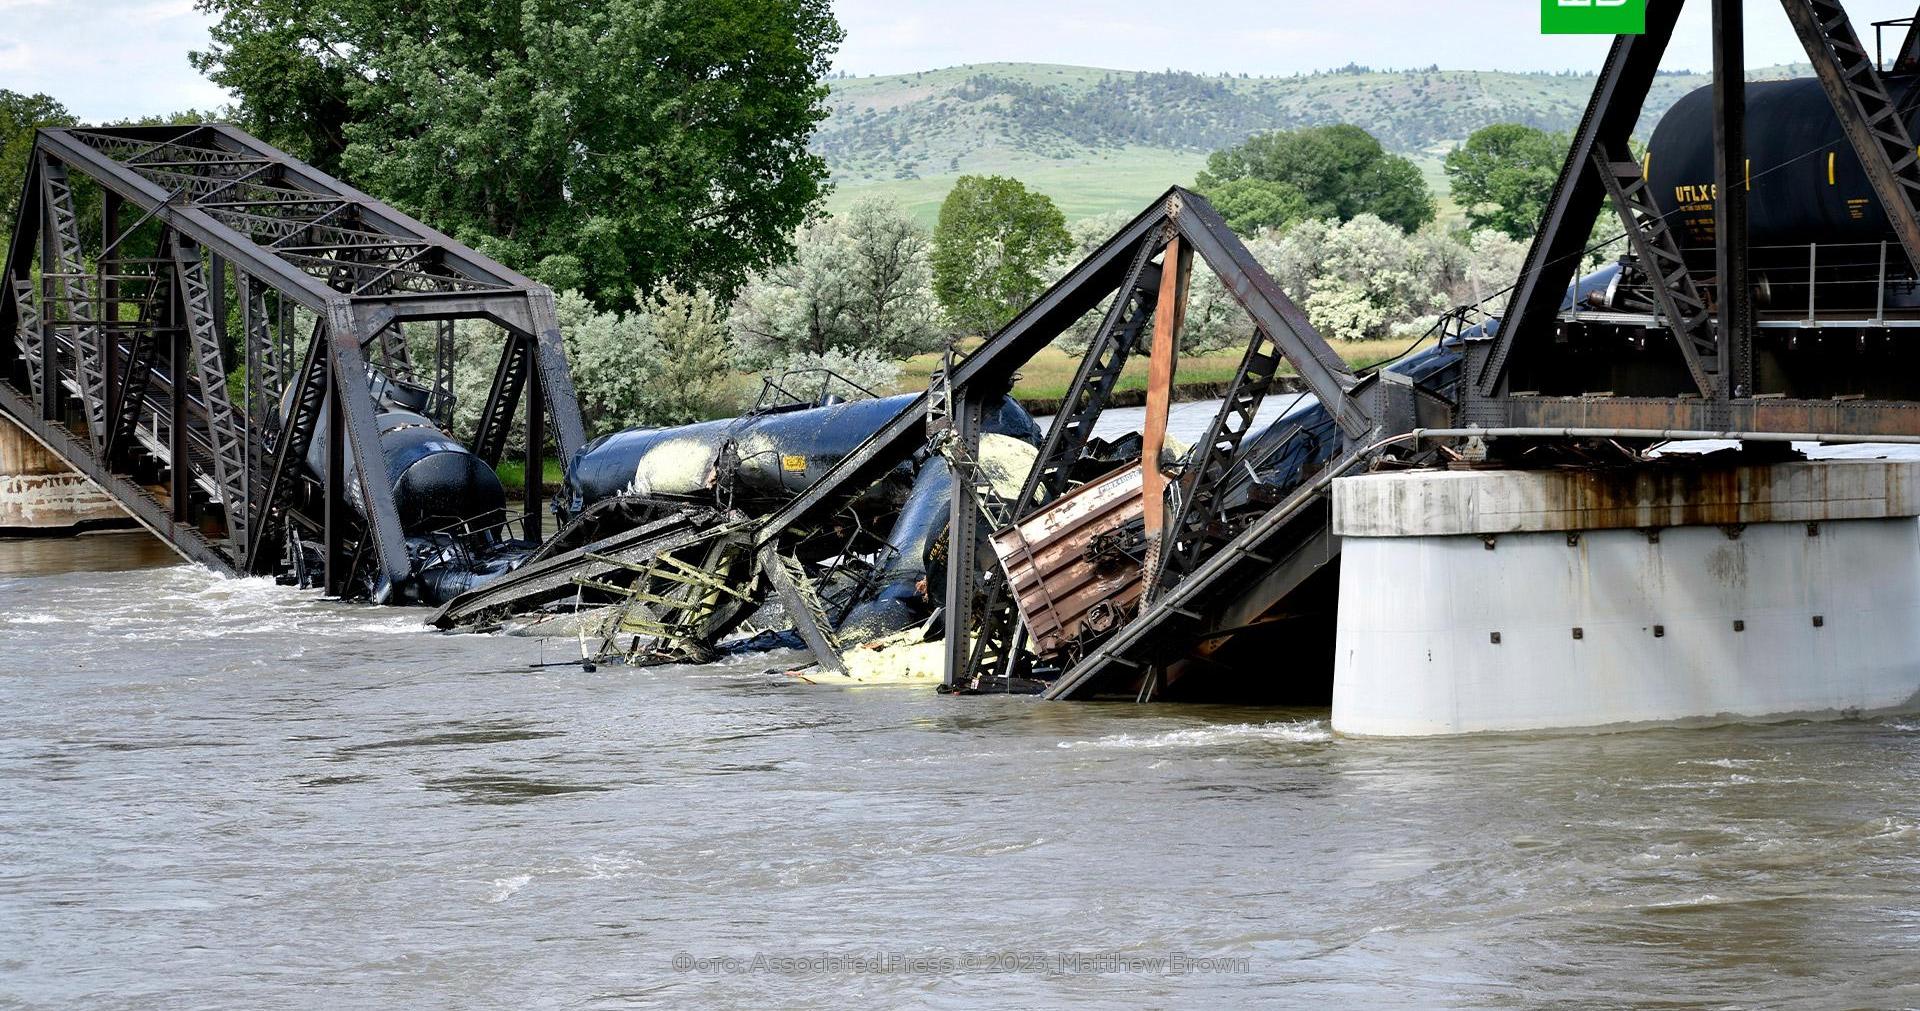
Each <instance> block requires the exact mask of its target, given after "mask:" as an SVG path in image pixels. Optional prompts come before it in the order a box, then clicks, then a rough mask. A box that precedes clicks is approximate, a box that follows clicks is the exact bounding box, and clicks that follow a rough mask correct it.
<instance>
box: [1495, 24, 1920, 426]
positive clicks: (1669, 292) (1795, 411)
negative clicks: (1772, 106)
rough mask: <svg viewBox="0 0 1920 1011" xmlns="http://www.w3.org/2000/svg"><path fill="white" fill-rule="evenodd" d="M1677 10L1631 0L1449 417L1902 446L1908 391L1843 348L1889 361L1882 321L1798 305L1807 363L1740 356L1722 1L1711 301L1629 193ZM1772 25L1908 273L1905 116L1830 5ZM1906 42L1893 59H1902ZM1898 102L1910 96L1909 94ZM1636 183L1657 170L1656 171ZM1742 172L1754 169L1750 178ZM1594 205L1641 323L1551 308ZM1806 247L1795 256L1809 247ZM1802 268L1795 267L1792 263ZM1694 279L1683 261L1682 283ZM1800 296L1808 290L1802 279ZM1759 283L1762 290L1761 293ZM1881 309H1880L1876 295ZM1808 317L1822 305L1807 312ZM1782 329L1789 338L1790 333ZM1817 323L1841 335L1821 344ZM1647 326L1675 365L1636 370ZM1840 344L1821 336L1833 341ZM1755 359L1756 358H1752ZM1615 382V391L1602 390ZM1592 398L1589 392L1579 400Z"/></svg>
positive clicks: (1916, 157) (1736, 119) (1788, 348)
mask: <svg viewBox="0 0 1920 1011" xmlns="http://www.w3.org/2000/svg"><path fill="white" fill-rule="evenodd" d="M1682 6H1683V2H1682V0H1649V2H1648V4H1647V18H1646V31H1645V33H1644V34H1641V35H1625V36H1619V37H1617V38H1616V39H1615V40H1614V42H1613V45H1612V47H1611V48H1610V50H1609V51H1608V55H1607V60H1606V63H1605V65H1604V66H1603V67H1602V70H1601V73H1600V76H1599V79H1598V80H1597V81H1596V83H1595V86H1594V91H1593V94H1592V97H1591V98H1590V99H1589V101H1588V104H1587V107H1586V110H1585V112H1584V114H1583V115H1582V118H1581V120H1580V123H1579V125H1578V127H1577V128H1576V129H1575V131H1574V135H1573V142H1572V144H1571V146H1570V150H1569V152H1568V156H1567V159H1566V161H1565V163H1564V164H1563V166H1562V168H1561V172H1560V175H1559V178H1558V180H1557V182H1556V184H1555V186H1554V190H1553V193H1552V195H1551V197H1550V199H1549V201H1548V203H1547V207H1546V210H1545V213H1544V215H1543V217H1542V220H1541V226H1540V229H1539V231H1538V233H1537V234H1536V236H1535V239H1534V242H1533V245H1532V247H1531V248H1530V250H1529V252H1528V255H1527V260H1526V264H1525V268H1524V270H1523V271H1522V273H1521V275H1520V277H1519V280H1518V283H1517V284H1516V285H1515V288H1514V292H1513V297H1512V299H1511V302H1510V306H1509V309H1508V311H1507V313H1506V314H1505V316H1504V318H1503V319H1502V320H1501V322H1500V325H1499V326H1498V327H1493V328H1488V329H1486V330H1483V331H1482V332H1480V333H1477V334H1474V335H1473V336H1472V337H1470V338H1469V340H1468V342H1467V349H1468V360H1467V368H1468V371H1467V373H1466V379H1467V383H1466V385H1465V386H1463V388H1462V399H1461V403H1460V409H1459V415H1460V421H1461V422H1462V423H1463V424H1474V425H1478V426H1480V427H1483V428H1489V427H1505V428H1526V429H1563V428H1578V429H1583V430H1604V429H1608V428H1613V429H1619V430H1622V431H1626V430H1644V429H1677V430H1696V431H1697V430H1714V431H1729V430H1731V431H1745V432H1755V433H1767V432H1812V433H1829V434H1833V435H1836V436H1848V437H1853V436H1863V435H1888V436H1904V435H1908V434H1914V433H1916V432H1920V428H1916V424H1917V423H1920V409H1917V408H1920V387H1915V386H1914V385H1913V384H1912V383H1903V382H1902V377H1905V376H1909V375H1911V374H1913V370H1912V369H1911V368H1910V367H1908V366H1906V365H1904V364H1900V365H1892V366H1889V367H1887V368H1884V369H1873V368H1871V367H1869V366H1867V365H1863V364H1862V363H1861V362H1860V361H1859V360H1858V359H1857V358H1855V357H1849V355H1850V354H1851V353H1852V349H1856V348H1865V347H1868V346H1869V345H1875V346H1877V345H1878V344H1879V343H1880V342H1885V343H1886V345H1887V346H1888V347H1890V348H1893V350H1892V351H1890V352H1889V353H1890V354H1893V355H1895V356H1896V357H1898V356H1899V355H1902V354H1904V353H1905V352H1904V351H1901V350H1899V348H1897V347H1895V346H1896V345H1899V344H1901V343H1902V342H1898V341H1897V340H1895V339H1894V336H1893V335H1894V331H1893V330H1892V329H1890V328H1889V327H1888V326H1887V320H1886V316H1885V312H1884V309H1875V310H1873V311H1872V314H1871V317H1870V318H1866V313H1865V312H1862V313H1859V314H1857V315H1858V316H1859V317H1862V318H1850V317H1848V316H1847V315H1846V314H1845V313H1840V314H1838V315H1832V316H1828V315H1824V314H1816V312H1815V311H1814V308H1813V305H1812V301H1811V299H1809V302H1808V308H1807V310H1806V312H1805V313H1804V320H1803V322H1804V325H1805V326H1807V327H1809V328H1814V327H1818V328H1822V330H1823V331H1825V333H1826V336H1823V337H1822V338H1821V339H1820V340H1817V341H1815V342H1813V347H1812V348H1811V349H1808V348H1807V347H1806V346H1805V345H1804V344H1803V343H1795V341H1794V339H1793V338H1790V337H1788V338H1785V339H1784V340H1782V339H1780V336H1779V335H1780V334H1781V333H1782V332H1781V331H1778V330H1776V331H1773V332H1774V333H1775V335H1776V339H1775V341H1774V342H1772V343H1771V344H1770V345H1767V346H1757V342H1756V334H1757V333H1762V332H1765V331H1761V330H1759V328H1760V327H1761V326H1763V325H1767V326H1775V327H1779V326H1785V325H1789V324H1787V323H1783V322H1782V321H1781V319H1780V318H1779V316H1780V312H1781V310H1778V309H1775V310H1768V311H1771V312H1773V313H1774V315H1775V317H1776V318H1774V319H1772V320H1769V321H1765V322H1764V323H1763V321H1761V320H1760V319H1758V315H1759V313H1760V312H1761V311H1762V310H1761V309H1757V308H1756V304H1755V295H1754V289H1755V285H1756V284H1758V283H1759V278H1758V277H1757V276H1754V275H1752V274H1751V273H1750V260H1751V259H1752V258H1753V255H1754V249H1753V247H1751V245H1750V242H1749V240H1748V227H1747V211H1746V206H1747V203H1748V201H1749V199H1750V198H1751V197H1750V194H1749V193H1748V192H1747V190H1748V187H1749V186H1750V185H1751V182H1750V177H1749V176H1748V175H1747V171H1748V160H1747V147H1746V134H1747V124H1746V119H1747V112H1746V99H1745V95H1746V90H1747V86H1746V84H1745V61H1744V53H1745V50H1744V33H1745V25H1744V12H1743V10H1742V7H1741V5H1740V4H1739V3H1737V2H1735V0H1716V2H1714V3H1713V5H1712V12H1711V22H1712V32H1713V39H1714V60H1713V70H1714V74H1713V76H1714V85H1713V88H1714V93H1713V103H1712V115H1713V135H1712V144H1713V151H1714V174H1713V180H1712V188H1711V193H1712V194H1713V198H1712V204H1713V233H1714V249H1713V266H1712V270H1713V272H1714V274H1715V276H1714V278H1713V281H1712V285H1711V289H1710V290H1705V291H1704V296H1705V297H1703V289H1707V285H1705V284H1700V285H1696V284H1695V282H1694V281H1693V280H1692V278H1691V277H1689V276H1688V271H1687V270H1686V268H1685V266H1684V265H1683V264H1682V263H1681V257H1680V251H1679V250H1678V249H1677V248H1676V246H1675V244H1674V242H1673V241H1672V236H1671V235H1670V234H1667V228H1666V225H1667V223H1666V222H1662V221H1659V220H1658V216H1657V212H1655V211H1654V210H1653V206H1654V205H1653V203H1652V201H1650V200H1648V199H1647V196H1648V194H1647V193H1646V191H1645V187H1646V186H1647V181H1646V180H1645V179H1643V178H1641V174H1642V173H1643V172H1644V167H1643V166H1639V167H1635V166H1629V164H1628V162H1629V156H1628V155H1627V152H1628V150H1629V147H1628V139H1629V135H1630V134H1631V132H1632V130H1633V128H1634V125H1635V123H1636V121H1637V120H1638V119H1639V116H1640V114H1641V110H1642V107H1643V105H1644V103H1645V99H1646V96H1647V94H1648V91H1649V89H1650V87H1651V85H1652V82H1653V79H1654V76H1655V74H1656V73H1657V71H1658V68H1659V63H1660V60H1661V57H1662V55H1663V54H1664V53H1665V52H1666V50H1667V47H1668V45H1669V43H1670V41H1671V39H1672V36H1673V31H1674V25H1675V23H1676V21H1677V19H1678V17H1679V14H1680V11H1681V8H1682ZM1782 7H1783V9H1784V11H1785V14H1786V17H1787V19H1788V21H1789V22H1790V23H1791V24H1792V25H1793V27H1794V30H1795V32H1796V34H1797V35H1798V37H1799V38H1800V41H1801V43H1802V45H1803V46H1804V48H1805V50H1806V53H1807V58H1808V60H1809V62H1810V63H1811V64H1812V66H1813V69H1814V72H1815V75H1816V76H1817V77H1818V79H1819V80H1820V82H1821V85H1822V87H1823V90H1824V91H1825V92H1826V95H1827V98H1828V99H1829V104H1830V106H1831V108H1832V112H1833V116H1834V120H1835V122H1836V123H1837V124H1838V125H1839V127H1840V131H1839V132H1840V134H1841V136H1842V137H1844V138H1845V143H1846V146H1847V147H1849V148H1851V149H1852V151H1853V153H1854V154H1855V156H1856V157H1857V159H1858V161H1859V164H1860V165H1861V167H1862V169H1863V170H1864V174H1865V176H1866V178H1867V181H1868V183H1869V184H1870V186H1871V189H1872V193H1873V195H1874V197H1875V198H1877V201H1878V202H1879V204H1880V205H1881V208H1882V209H1883V210H1884V212H1885V214H1886V219H1887V221H1888V223H1889V230H1890V231H1891V233H1892V235H1891V238H1893V239H1895V240H1896V241H1897V242H1898V244H1899V246H1900V247H1901V250H1902V251H1903V252H1904V253H1905V257H1904V260H1905V261H1906V263H1905V264H1902V265H1899V266H1897V267H1896V268H1895V269H1896V272H1897V273H1899V274H1901V275H1903V276H1904V275H1905V271H1906V269H1907V268H1913V269H1914V270H1916V271H1920V152H1916V150H1915V147H1914V138H1913V136H1912V134H1911V131H1910V130H1909V128H1908V124H1907V120H1908V117H1909V115H1910V110H1905V111H1903V110H1902V109H1901V108H1900V107H1899V106H1898V105H1897V104H1896V103H1895V101H1894V99H1893V97H1892V95H1891V94H1890V92H1889V90H1888V88H1887V85H1886V83H1885V81H1884V80H1883V79H1882V77H1881V75H1880V72H1879V70H1878V68H1877V67H1876V65H1875V59H1874V55H1873V54H1872V53H1871V52H1870V51H1868V50H1867V49H1866V48H1865V47H1864V46H1862V45H1861V43H1860V40H1859V37H1858V35H1857V33H1856V32H1855V30H1854V27H1853V25H1852V22H1851V20H1850V19H1849V17H1848V16H1847V13H1846V10H1845V8H1844V5H1843V4H1841V3H1839V2H1836V0H1782ZM1913 38H1914V36H1913V34H1912V33H1909V36H1908V41H1907V43H1905V44H1903V49H1902V52H1903V54H1905V53H1907V52H1908V51H1910V47H1911V45H1912V44H1913ZM1909 97H1910V96H1909ZM1653 170H1654V171H1655V172H1656V173H1657V172H1658V171H1659V159H1658V157H1657V156H1656V157H1655V159H1654V165H1653ZM1752 171H1754V172H1756V173H1757V172H1759V171H1760V166H1757V165H1756V166H1752ZM1608 197H1611V199H1612V202H1613V204H1614V205H1615V207H1616V209H1617V210H1618V211H1619V212H1620V213H1621V217H1622V221H1623V223H1625V224H1627V225H1628V229H1627V231H1628V237H1629V239H1630V240H1631V245H1632V249H1631V261H1632V262H1633V263H1634V264H1636V265H1637V266H1638V267H1639V268H1640V269H1641V271H1642V272H1644V273H1645V274H1646V275H1647V276H1648V278H1649V279H1650V282H1651V283H1650V284H1649V288H1650V289H1651V292H1650V294H1651V296H1652V298H1653V299H1654V300H1655V301H1657V302H1658V303H1659V305H1658V306H1657V308H1658V315H1651V314H1641V313H1637V312H1634V313H1617V314H1616V316H1617V317H1619V318H1613V319H1609V318H1606V317H1605V315H1604V314H1599V318H1596V315H1595V314H1592V313H1587V312H1583V311H1582V310H1583V306H1582V305H1581V304H1579V303H1580V302H1582V301H1584V297H1583V298H1582V299H1577V300H1575V304H1572V305H1569V304H1568V299H1569V289H1570V287H1571V286H1572V282H1573V279H1574V276H1575V273H1576V271H1577V270H1578V269H1579V266H1580V263H1581V260H1582V254H1583V252H1584V250H1585V246H1586V243H1587V241H1588V238H1589V236H1590V235H1591V233H1592V227H1593V224H1594V220H1595V215H1596V214H1597V213H1598V212H1599V209H1600V206H1601V202H1602V200H1603V199H1606V198H1608ZM1810 248H1811V247H1810ZM1810 259H1811V257H1810ZM1700 268H1701V264H1700V263H1698V262H1696V263H1695V270H1696V271H1698V270H1699V269H1700ZM1885 274H1886V272H1885V270H1884V268H1883V270H1882V277H1881V278H1880V279H1879V280H1877V281H1870V282H1868V283H1873V284H1878V285H1880V286H1881V289H1882V290H1885V289H1887V288H1889V287H1897V286H1898V285H1899V284H1902V283H1904V282H1903V281H1901V280H1900V278H1898V277H1896V278H1894V279H1893V280H1891V281H1889V280H1888V278H1887V277H1886V276H1885ZM1806 276H1807V277H1808V279H1809V287H1811V286H1812V285H1813V284H1815V283H1817V282H1818V275H1817V274H1816V273H1815V269H1814V268H1813V267H1812V266H1811V265H1810V266H1809V267H1808V268H1807V274H1806ZM1777 277H1778V275H1777V274H1776V276H1775V281H1776V283H1777ZM1882 301H1883V302H1884V296H1883V297H1882ZM1822 309H1823V312H1824V311H1825V310H1824V306H1823V307H1822ZM1796 325H1797V324H1796ZM1834 326H1838V327H1842V328H1845V329H1846V331H1847V333H1846V334H1844V335H1835V334H1832V332H1831V330H1829V329H1827V328H1831V327H1834ZM1650 328H1669V329H1671V330H1672V331H1673V332H1674V337H1675V340H1676V343H1677V345H1678V348H1679V350H1680V352H1681V355H1680V356H1677V357H1675V358H1674V359H1673V360H1672V362H1671V363H1662V362H1658V361H1644V360H1641V359H1640V357H1639V356H1638V354H1637V348H1638V346H1639V342H1640V340H1641V339H1642V337H1643V335H1644V333H1645V331H1646V330H1647V329H1650ZM1836 336H1837V337H1839V338H1840V339H1835V337H1836ZM1756 356H1759V357H1760V358H1762V359H1765V360H1764V361H1757V360H1756ZM1616 383H1624V384H1625V385H1624V387H1623V386H1621V385H1616ZM1594 391H1603V392H1594Z"/></svg>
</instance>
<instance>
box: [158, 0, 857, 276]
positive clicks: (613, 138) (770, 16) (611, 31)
mask: <svg viewBox="0 0 1920 1011" xmlns="http://www.w3.org/2000/svg"><path fill="white" fill-rule="evenodd" d="M199 4H200V8H201V9H202V10H203V11H205V12H207V13H209V14H212V15H213V16H214V17H215V19H216V20H215V23H214V26H213V28H212V39H213V42H212V45H211V46H210V47H209V48H208V49H206V50H205V51H203V52H198V53H195V54H194V55H193V61H194V65H195V66H197V67H198V68H200V69H201V70H202V71H203V72H205V73H206V74H207V75H208V77H210V78H211V79H212V80H213V81H214V82H215V83H217V84H220V85H222V86H224V87H226V88H227V89H229V90H230V91H232V92H233V93H234V94H236V95H238V96H239V98H240V107H239V113H240V118H241V121H242V123H243V124H244V125H245V126H246V127H247V128H248V129H250V130H252V131H253V132H255V133H256V134H259V135H260V136H262V137H263V138H265V139H266V140H267V141H269V142H271V143H274V144H276V145H279V146H280V147H283V148H285V149H287V150H288V151H290V152H292V153H293V154H295V155H298V156H300V157H303V158H306V159H308V160H310V161H313V162H315V163H316V164H318V165H319V166H320V167H321V168H324V169H328V170H337V171H339V172H340V173H342V174H343V175H345V176H347V177H349V178H351V179H353V180H354V181H355V182H356V183H358V184H359V185H361V186H363V187H365V188H366V189H368V190H369V191H371V192H373V193H376V194H378V195H380V196H382V197H384V198H386V199H388V200H391V201H393V202H394V203H396V204H398V205H399V206H401V207H402V208H404V209H406V210H407V211H410V212H412V213H414V214H416V215H418V216H420V217H422V218H423V219H425V220H427V221H430V222H432V223H433V224H435V225H437V226H439V227H441V228H443V229H445V230H446V231H448V232H451V233H453V234H454V235H456V236H458V237H459V238H461V239H462V240H464V241H467V242H469V243H471V244H473V245H475V246H477V247H479V248H480V249H482V250H484V251H486V252H488V253H489V254H492V255H494V256H496V257H498V258H499V259H501V260H503V261H505V262H506V263H508V264H510V265H513V266H515V267H518V268H520V269H523V270H526V271H528V272H529V273H532V274H533V275H534V276H536V277H538V278H540V279H541V280H543V281H546V282H547V283H549V284H551V285H553V286H554V287H556V288H569V287H577V288H580V289H581V290H582V291H584V292H585V293H586V294H587V295H588V297H590V298H591V299H593V301H594V302H595V303H596V304H598V305H600V306H601V307H603V308H612V307H616V306H621V305H626V304H630V300H631V298H632V295H633V293H634V292H635V291H636V290H637V291H641V292H652V291H657V290H662V289H664V288H665V287H667V286H678V287H680V288H693V287H704V288H710V289H713V290H715V291H718V292H721V293H722V294H730V293H731V292H732V291H733V289H735V288H736V287H737V286H738V285H739V283H740V282H741V281H742V280H744V278H745V277H746V275H747V274H748V273H749V272H750V271H752V270H754V269H757V268H762V267H766V266H768V265H770V264H772V263H776V262H778V261H780V260H782V259H784V258H785V257H786V256H787V255H788V254H789V253H790V252H791V247H790V245H789V242H790V237H791V235H792V232H793V230H794V228H795V227H796V226H798V225H799V224H800V223H801V222H802V221H803V220H804V218H805V216H806V214H807V211H808V208H809V207H810V206H812V205H813V204H814V202H815V201H816V200H817V199H818V198H819V196H820V195H821V194H822V192H823V190H824V188H825V186H826V181H827V167H826V164H825V162H824V161H823V160H822V159H821V158H820V157H819V156H817V155H815V154H813V153H811V152H810V151H809V150H808V148H807V140H808V137H809V136H810V135H811V134H812V132H813V129H814V127H815V125H816V124H818V123H819V122H820V121H821V120H822V119H824V118H825V117H826V115H827V107H826V104H825V97H826V93H827V92H826V87H825V86H824V85H823V84H821V83H820V78H821V76H822V75H823V74H825V72H826V71H827V69H828V67H829V65H830V61H831V58H832V55H833V52H834V51H835V49H836V48H837V47H838V45H839V42H840V39H841V37H842V33H841V30H840V27H839V24H838V23H837V22H836V21H835V20H834V17H833V13H832V10H831V6H830V4H829V2H828V0H704V2H701V3H661V2H658V0H602V2H596V3H576V2H570V0H522V2H517V3H500V2H495V0H434V2H431V3H417V4H398V5H395V4H369V3H360V2H339V3H311V2H307V0H199Z"/></svg>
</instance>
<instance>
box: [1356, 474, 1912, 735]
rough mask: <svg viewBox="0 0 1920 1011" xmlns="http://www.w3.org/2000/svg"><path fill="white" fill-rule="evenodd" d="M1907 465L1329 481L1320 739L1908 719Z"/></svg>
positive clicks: (1909, 519) (1379, 476)
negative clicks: (1336, 554) (1333, 615)
mask: <svg viewBox="0 0 1920 1011" xmlns="http://www.w3.org/2000/svg"><path fill="white" fill-rule="evenodd" d="M1916 515H1920V463H1909V462H1902V461H1888V460H1830V461H1818V462H1796V463H1783V464H1776V465H1771V466H1715V465H1714V464H1713V463H1712V462H1711V461H1701V460H1693V461H1678V460H1671V459H1670V460H1667V461H1662V462H1657V463H1653V464H1649V465H1647V466H1644V467H1638V468H1626V469H1620V470H1612V471H1591V470H1580V471H1499V470H1467V471H1415V472H1402V473H1390V474H1372V475H1366V476H1361V477H1351V478H1343V479H1340V480H1338V481H1336V482H1335V483H1334V486H1333V529H1334V533H1335V534H1336V535H1338V536H1339V537H1341V539H1342V551H1341V555H1342V557H1341V571H1340V598H1339V600H1340V603H1339V623H1338V630H1337V636H1336V654H1335V665H1334V686H1333V726H1334V729H1336V730H1338V731H1340V732H1342V733H1347V734H1357V735H1379V736H1415V735H1431V734H1458V733H1474V732H1480V731H1515V730H1535V729H1549V728H1572V727H1608V726H1619V725H1632V724H1658V723H1675V722H1678V723H1686V722H1701V721H1715V720H1725V719H1756V718H1757V719H1767V718H1777V719H1787V718H1823V717H1840V716H1851V715H1856V714H1863V713H1870V712H1879V711H1897V710H1904V709H1911V708H1915V707H1920V522H1917V521H1916V520H1915V516H1916Z"/></svg>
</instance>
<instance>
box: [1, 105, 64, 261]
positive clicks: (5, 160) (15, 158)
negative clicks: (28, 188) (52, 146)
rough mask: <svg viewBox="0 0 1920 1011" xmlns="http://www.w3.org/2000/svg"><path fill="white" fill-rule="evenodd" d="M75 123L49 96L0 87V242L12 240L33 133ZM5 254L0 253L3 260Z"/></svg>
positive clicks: (31, 152)
mask: <svg viewBox="0 0 1920 1011" xmlns="http://www.w3.org/2000/svg"><path fill="white" fill-rule="evenodd" d="M74 122H75V121H74V118H73V114H72V113H70V112H68V111H67V109H66V107H65V106H63V105H61V104H60V103H59V102H56V101H54V100H53V98H52V97H50V96H47V95H22V94H21V93H19V92H17V91H8V90H6V89H4V88H0V243H6V242H11V241H12V240H13V215H14V212H15V211H16V210H17V209H18V208H19V205H20V187H21V186H22V185H24V183H25V180H26V177H27V159H28V157H30V156H31V155H32V154H33V131H35V130H37V129H39V128H40V127H43V126H72V125H73V124H74ZM4 248H5V247H4V245H0V249H4ZM5 255H6V254H5V253H3V252H0V258H4V257H5Z"/></svg>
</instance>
